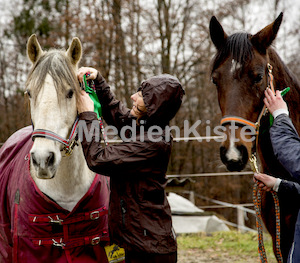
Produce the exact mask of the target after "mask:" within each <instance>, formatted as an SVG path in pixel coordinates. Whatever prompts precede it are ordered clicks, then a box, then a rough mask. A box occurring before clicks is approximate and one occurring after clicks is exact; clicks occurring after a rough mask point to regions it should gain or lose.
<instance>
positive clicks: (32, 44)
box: [27, 34, 44, 64]
mask: <svg viewBox="0 0 300 263" xmlns="http://www.w3.org/2000/svg"><path fill="white" fill-rule="evenodd" d="M43 53H44V52H43V50H42V48H41V46H40V44H39V42H38V40H37V38H36V35H35V34H33V35H31V36H30V38H29V39H28V42H27V56H28V58H29V59H30V61H31V62H32V64H34V63H35V62H36V61H37V60H38V59H39V58H40V57H41V55H42V54H43Z"/></svg>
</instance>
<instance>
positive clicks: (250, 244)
mask: <svg viewBox="0 0 300 263" xmlns="http://www.w3.org/2000/svg"><path fill="white" fill-rule="evenodd" d="M177 242H178V263H204V262H205V263H206V262H207V263H208V262H220V263H221V262H223V263H227V262H234V263H242V262H243V263H250V262H251V263H255V262H260V260H259V254H258V250H257V244H258V242H257V234H256V233H250V232H249V233H239V232H237V231H228V232H218V233H213V234H205V233H197V234H184V235H179V236H178V239H177ZM264 243H265V249H266V253H267V257H268V263H276V262H277V261H276V259H275V257H274V254H273V250H272V241H271V237H270V236H269V235H268V234H264Z"/></svg>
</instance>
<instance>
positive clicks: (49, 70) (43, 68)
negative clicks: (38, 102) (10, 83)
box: [26, 49, 80, 101]
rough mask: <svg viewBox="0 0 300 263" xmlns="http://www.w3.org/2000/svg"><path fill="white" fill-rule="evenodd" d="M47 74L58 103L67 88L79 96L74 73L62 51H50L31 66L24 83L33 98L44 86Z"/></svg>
mask: <svg viewBox="0 0 300 263" xmlns="http://www.w3.org/2000/svg"><path fill="white" fill-rule="evenodd" d="M47 74H49V75H50V76H51V77H52V79H53V82H54V86H55V88H56V91H57V96H58V99H59V101H60V99H61V98H62V97H63V96H62V94H63V92H64V91H66V89H67V88H68V87H71V88H72V90H73V92H74V93H75V96H77V95H78V94H79V91H80V87H79V83H78V81H77V77H76V72H75V71H74V68H73V67H72V64H71V62H70V61H69V59H68V58H67V56H66V55H65V52H64V51H61V50H56V49H51V50H49V51H48V52H44V54H43V55H42V56H41V57H40V58H39V59H38V60H37V62H36V63H35V64H34V65H33V66H32V68H31V71H30V72H29V75H28V79H27V81H26V88H29V87H30V89H32V90H34V91H35V92H34V94H33V95H34V96H37V94H38V93H39V92H40V90H41V88H42V87H43V86H44V83H45V79H46V76H47Z"/></svg>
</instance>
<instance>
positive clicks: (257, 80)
mask: <svg viewBox="0 0 300 263" xmlns="http://www.w3.org/2000/svg"><path fill="white" fill-rule="evenodd" d="M262 79H263V75H257V76H256V77H254V83H259V82H261V81H262Z"/></svg>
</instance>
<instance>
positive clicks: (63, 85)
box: [25, 35, 82, 179]
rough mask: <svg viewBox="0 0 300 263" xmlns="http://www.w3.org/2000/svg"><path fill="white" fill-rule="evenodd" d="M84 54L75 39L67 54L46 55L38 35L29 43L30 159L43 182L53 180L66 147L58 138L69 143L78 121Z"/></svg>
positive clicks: (65, 52)
mask: <svg viewBox="0 0 300 263" xmlns="http://www.w3.org/2000/svg"><path fill="white" fill-rule="evenodd" d="M81 53H82V48H81V43H80V40H79V39H78V38H73V40H72V43H71V45H70V47H69V48H68V50H67V51H61V50H55V49H53V50H50V51H48V52H45V51H43V50H42V48H41V47H40V44H39V43H38V40H37V38H36V36H35V35H32V36H31V37H30V38H29V40H28V43H27V55H28V58H29V59H30V61H31V62H32V69H31V71H30V73H29V75H28V79H27V82H26V92H25V93H26V94H27V96H28V97H29V100H30V111H31V119H32V124H33V127H34V132H33V139H34V144H33V147H32V149H31V151H30V158H31V165H32V167H33V168H34V170H35V174H36V176H37V177H38V178H41V179H50V178H53V177H54V175H55V173H56V171H57V168H58V166H59V164H60V161H61V157H62V154H61V153H62V150H63V147H64V144H63V143H61V142H60V141H59V140H55V138H60V139H62V140H63V138H66V139H65V140H67V138H68V137H69V134H70V132H71V130H72V126H73V124H74V121H75V120H76V116H77V109H76V97H77V95H78V94H79V91H80V87H79V84H78V81H77V77H76V72H77V66H78V63H79V61H80V59H81ZM35 132H36V134H35ZM34 134H35V136H34ZM48 135H49V136H50V137H48ZM51 136H52V137H51ZM49 138H50V139H51V140H49Z"/></svg>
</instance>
